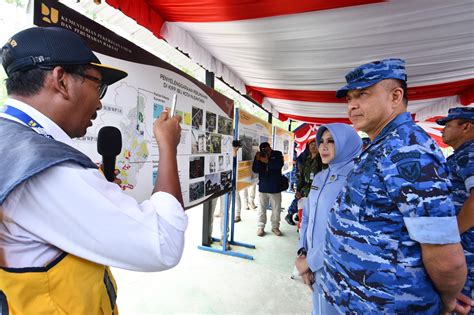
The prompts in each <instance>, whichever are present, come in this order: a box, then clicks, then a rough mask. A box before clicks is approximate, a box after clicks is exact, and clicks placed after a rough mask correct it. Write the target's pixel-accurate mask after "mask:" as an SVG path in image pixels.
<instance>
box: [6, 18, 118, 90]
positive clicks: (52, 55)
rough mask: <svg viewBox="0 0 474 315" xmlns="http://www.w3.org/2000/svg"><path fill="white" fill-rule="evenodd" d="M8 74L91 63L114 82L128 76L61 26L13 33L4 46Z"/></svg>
mask: <svg viewBox="0 0 474 315" xmlns="http://www.w3.org/2000/svg"><path fill="white" fill-rule="evenodd" d="M1 55H2V65H3V68H4V69H5V72H6V73H7V75H8V76H11V75H12V74H13V73H15V72H18V71H27V70H30V69H34V68H40V69H41V68H43V69H48V68H50V67H53V66H58V65H90V66H92V67H94V68H96V69H97V70H98V71H99V72H100V73H101V75H102V81H103V82H104V83H106V84H108V85H111V84H113V83H115V82H117V81H119V80H121V79H123V78H125V77H126V76H127V73H126V72H125V71H123V70H120V69H117V68H114V67H110V66H107V65H104V64H103V63H101V62H100V60H99V58H97V56H96V55H95V54H94V53H93V52H92V50H91V49H90V48H89V46H88V45H87V44H86V42H85V41H84V40H83V39H82V38H81V37H80V36H79V35H77V34H76V33H74V32H72V31H69V30H67V29H64V28H60V27H32V28H28V29H25V30H23V31H20V32H18V33H16V34H15V35H13V36H12V37H11V38H10V39H9V40H8V41H7V43H6V44H5V45H4V46H3V47H2V48H1Z"/></svg>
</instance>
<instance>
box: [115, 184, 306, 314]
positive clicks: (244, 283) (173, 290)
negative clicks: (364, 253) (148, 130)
mask: <svg viewBox="0 0 474 315" xmlns="http://www.w3.org/2000/svg"><path fill="white" fill-rule="evenodd" d="M282 199H283V200H282V207H284V208H285V209H286V208H287V207H288V206H289V205H290V203H291V200H292V199H293V195H292V194H287V193H283V198H282ZM257 200H258V196H257ZM216 212H217V211H216ZM285 213H286V210H285V211H284V212H283V213H282V221H281V231H282V232H283V233H284V235H283V236H281V237H278V236H276V235H274V234H273V233H271V232H270V226H269V224H268V223H267V226H266V229H265V230H266V232H267V233H266V235H265V236H264V237H258V236H257V235H256V231H257V228H256V226H257V224H256V222H257V211H256V210H243V211H242V221H241V222H239V223H236V224H235V240H236V241H238V242H243V243H248V244H253V245H255V246H256V249H249V248H244V247H239V246H232V250H233V251H236V252H240V253H245V254H248V255H252V256H253V257H254V260H246V259H242V258H237V257H232V256H227V255H222V254H218V253H211V252H208V251H203V250H200V249H198V246H199V245H201V230H202V216H203V215H202V206H198V207H195V208H193V209H190V210H188V211H187V214H188V216H189V226H188V230H187V232H186V245H185V249H184V254H183V257H182V259H181V262H180V263H179V264H178V266H176V267H175V268H173V269H171V270H168V271H164V272H156V273H140V272H132V271H126V270H121V269H114V270H113V273H114V276H115V279H116V281H117V285H118V288H119V291H118V302H117V303H118V306H119V311H120V314H122V315H124V314H125V315H128V314H310V313H311V294H310V291H309V288H307V287H306V286H305V285H304V284H303V283H302V282H301V280H293V279H291V278H290V276H291V274H292V271H293V262H294V259H295V250H296V243H297V239H298V233H297V231H296V227H295V226H290V225H288V223H286V222H285V221H284V219H283V217H284V214H285ZM269 215H270V211H268V213H267V217H268V219H269ZM219 220H220V218H215V224H214V236H215V237H219V235H220V232H219V224H218V223H219ZM213 246H214V247H217V246H218V245H217V244H216V245H213Z"/></svg>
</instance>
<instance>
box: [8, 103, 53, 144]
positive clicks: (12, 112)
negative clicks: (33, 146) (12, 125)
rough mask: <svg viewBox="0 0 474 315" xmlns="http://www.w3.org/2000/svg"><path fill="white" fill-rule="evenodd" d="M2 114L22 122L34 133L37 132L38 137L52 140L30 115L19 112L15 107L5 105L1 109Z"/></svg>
mask: <svg viewBox="0 0 474 315" xmlns="http://www.w3.org/2000/svg"><path fill="white" fill-rule="evenodd" d="M3 113H5V114H7V115H9V116H12V117H15V118H17V119H19V120H20V121H22V122H23V123H24V124H25V125H27V126H28V127H30V128H31V129H33V130H35V131H36V132H38V133H39V134H40V135H42V136H45V137H46V138H49V139H54V138H53V137H52V136H50V135H49V134H48V133H47V132H46V131H45V130H44V128H43V126H41V124H40V123H39V122H37V121H36V120H34V119H33V118H32V117H31V116H30V115H28V114H27V113H25V112H23V111H21V110H19V109H18V108H15V107H12V106H8V105H5V106H4V107H3Z"/></svg>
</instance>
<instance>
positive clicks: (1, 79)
mask: <svg viewBox="0 0 474 315" xmlns="http://www.w3.org/2000/svg"><path fill="white" fill-rule="evenodd" d="M6 78H7V74H6V73H5V71H4V70H3V67H0V107H1V106H2V105H3V103H5V100H6V99H7V97H8V95H7V88H6V86H5V79H6Z"/></svg>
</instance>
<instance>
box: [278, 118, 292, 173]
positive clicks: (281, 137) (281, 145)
mask: <svg viewBox="0 0 474 315" xmlns="http://www.w3.org/2000/svg"><path fill="white" fill-rule="evenodd" d="M294 139H295V135H294V134H293V133H292V132H291V131H287V130H285V129H282V128H280V127H276V126H275V127H273V150H277V151H280V152H281V153H282V154H283V158H284V160H285V164H284V165H283V168H282V170H281V172H282V173H283V174H285V173H288V172H291V170H292V169H293V151H294V150H293V143H294V141H295V140H294Z"/></svg>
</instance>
